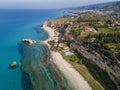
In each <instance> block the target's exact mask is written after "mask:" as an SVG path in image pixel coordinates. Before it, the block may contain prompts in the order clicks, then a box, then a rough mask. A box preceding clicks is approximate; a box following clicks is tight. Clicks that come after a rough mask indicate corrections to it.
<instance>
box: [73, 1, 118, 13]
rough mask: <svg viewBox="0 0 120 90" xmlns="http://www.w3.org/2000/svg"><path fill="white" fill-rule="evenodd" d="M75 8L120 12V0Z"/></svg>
mask: <svg viewBox="0 0 120 90" xmlns="http://www.w3.org/2000/svg"><path fill="white" fill-rule="evenodd" d="M72 9H73V10H76V9H77V10H103V11H119V12H120V1H114V2H108V3H101V4H94V5H88V6H81V7H75V8H72Z"/></svg>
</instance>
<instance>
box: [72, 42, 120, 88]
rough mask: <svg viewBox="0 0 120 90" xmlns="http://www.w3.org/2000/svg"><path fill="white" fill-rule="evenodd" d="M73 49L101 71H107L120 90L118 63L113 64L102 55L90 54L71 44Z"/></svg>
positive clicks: (119, 67) (119, 68) (84, 49)
mask: <svg viewBox="0 0 120 90" xmlns="http://www.w3.org/2000/svg"><path fill="white" fill-rule="evenodd" d="M71 48H72V49H73V50H77V52H78V53H79V54H80V55H82V56H83V57H84V58H85V59H87V60H90V62H92V63H94V64H96V65H98V66H99V67H100V68H101V69H103V70H105V71H106V72H107V73H108V75H109V76H110V78H111V79H112V80H113V81H114V83H115V84H116V86H117V88H118V90H120V65H118V64H116V63H114V64H112V63H111V60H110V59H109V58H107V57H106V56H104V55H101V54H99V53H97V52H95V51H93V52H89V51H87V49H86V48H85V47H83V46H79V45H76V44H71Z"/></svg>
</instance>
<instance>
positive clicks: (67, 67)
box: [43, 22, 92, 90]
mask: <svg viewBox="0 0 120 90" xmlns="http://www.w3.org/2000/svg"><path fill="white" fill-rule="evenodd" d="M43 29H44V30H46V31H47V32H48V34H49V38H48V39H47V40H45V41H43V43H45V44H46V45H48V47H49V48H50V45H49V44H48V43H47V42H48V41H49V40H51V39H52V38H53V37H54V29H52V28H50V27H48V26H47V22H45V23H44V24H43ZM50 52H51V56H52V60H53V63H55V65H56V66H57V67H58V69H59V70H60V71H61V72H62V73H63V74H64V75H65V77H66V79H67V80H68V81H69V82H70V83H71V84H72V85H73V87H74V88H75V90H92V88H91V87H90V85H89V84H88V82H87V81H86V80H85V79H84V78H83V76H82V75H81V74H80V73H79V72H77V71H76V70H75V69H74V68H73V67H72V65H71V64H70V63H68V62H67V61H66V60H64V59H63V57H62V55H61V54H60V53H59V52H54V51H50Z"/></svg>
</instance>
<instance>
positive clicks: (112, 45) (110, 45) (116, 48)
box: [106, 43, 120, 53]
mask: <svg viewBox="0 0 120 90" xmlns="http://www.w3.org/2000/svg"><path fill="white" fill-rule="evenodd" d="M106 45H107V47H108V48H110V50H111V51H112V52H113V53H116V52H118V51H119V50H120V43H117V44H115V43H107V44H106Z"/></svg>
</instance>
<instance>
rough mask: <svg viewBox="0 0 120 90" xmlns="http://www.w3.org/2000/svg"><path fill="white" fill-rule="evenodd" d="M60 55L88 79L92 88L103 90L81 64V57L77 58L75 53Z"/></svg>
mask: <svg viewBox="0 0 120 90" xmlns="http://www.w3.org/2000/svg"><path fill="white" fill-rule="evenodd" d="M62 55H63V57H64V59H66V60H67V61H68V62H69V63H71V64H72V65H73V66H74V67H75V69H76V70H77V71H78V72H79V73H80V74H81V75H82V76H83V77H84V78H85V79H86V80H87V81H88V83H89V85H90V86H91V87H92V89H93V90H104V88H103V86H102V85H101V84H100V83H99V82H98V81H97V80H95V79H94V77H93V76H92V75H91V74H90V73H89V71H88V69H87V67H86V66H85V65H84V64H82V59H80V58H78V57H77V56H76V55H71V56H65V55H64V54H62Z"/></svg>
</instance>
